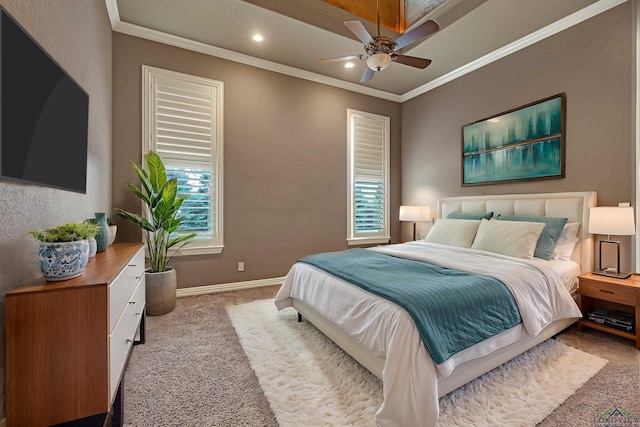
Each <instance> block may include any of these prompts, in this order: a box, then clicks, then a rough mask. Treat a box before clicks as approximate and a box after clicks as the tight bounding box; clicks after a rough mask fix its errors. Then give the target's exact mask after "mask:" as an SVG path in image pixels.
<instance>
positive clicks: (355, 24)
mask: <svg viewBox="0 0 640 427" xmlns="http://www.w3.org/2000/svg"><path fill="white" fill-rule="evenodd" d="M344 25H346V26H347V28H348V29H350V30H351V32H352V33H353V34H355V36H356V37H357V38H358V39H359V40H360V41H361V42H362V43H364V44H365V45H367V44H369V43H373V38H372V37H371V35H370V34H369V32H368V31H367V29H366V28H364V25H362V22H360V21H357V20H353V21H344ZM416 29H417V28H416Z"/></svg>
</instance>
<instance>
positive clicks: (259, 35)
mask: <svg viewBox="0 0 640 427" xmlns="http://www.w3.org/2000/svg"><path fill="white" fill-rule="evenodd" d="M253 40H254V41H257V42H261V41H262V40H264V37H262V35H261V34H254V35H253Z"/></svg>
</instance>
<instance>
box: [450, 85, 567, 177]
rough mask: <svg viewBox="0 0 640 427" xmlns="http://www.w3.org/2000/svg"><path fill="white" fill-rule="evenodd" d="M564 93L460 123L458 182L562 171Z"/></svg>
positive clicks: (559, 173)
mask: <svg viewBox="0 0 640 427" xmlns="http://www.w3.org/2000/svg"><path fill="white" fill-rule="evenodd" d="M565 105H566V95H565V94H564V93H562V94H559V95H555V96H552V97H550V98H546V99H543V100H540V101H536V102H534V103H531V104H527V105H525V106H523V107H519V108H517V109H514V110H510V111H507V112H504V113H500V114H498V115H496V116H492V117H489V118H487V119H483V120H479V121H477V122H474V123H470V124H468V125H465V126H463V127H462V185H463V186H467V185H480V184H497V183H504V182H508V181H516V180H517V181H520V180H529V179H548V178H564V176H565V160H564V155H565V141H564V134H565V132H564V129H565V114H566V113H565Z"/></svg>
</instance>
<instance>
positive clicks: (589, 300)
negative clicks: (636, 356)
mask: <svg viewBox="0 0 640 427" xmlns="http://www.w3.org/2000/svg"><path fill="white" fill-rule="evenodd" d="M578 281H579V282H578V296H579V304H580V310H581V311H582V314H583V315H584V316H586V315H587V313H589V312H591V311H593V310H595V309H598V308H601V309H604V310H608V311H614V310H619V311H624V312H627V313H630V314H634V315H635V332H626V331H623V330H620V329H616V328H612V327H610V326H606V325H603V324H600V323H596V322H594V321H591V320H588V319H587V318H586V317H585V318H582V319H580V320H578V326H579V329H580V330H583V329H584V328H585V327H589V328H593V329H598V330H600V331H604V332H608V333H610V334H614V335H618V336H621V337H624V338H628V339H630V340H633V341H635V343H636V348H637V349H640V333H639V332H638V330H639V329H640V275H638V274H632V275H631V277H629V278H628V279H615V278H612V277H606V276H598V275H595V274H592V273H587V274H582V275H580V276H578Z"/></svg>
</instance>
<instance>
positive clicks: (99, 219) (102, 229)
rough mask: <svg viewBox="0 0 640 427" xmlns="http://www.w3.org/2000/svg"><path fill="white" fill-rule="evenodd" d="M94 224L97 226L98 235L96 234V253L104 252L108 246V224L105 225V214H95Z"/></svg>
mask: <svg viewBox="0 0 640 427" xmlns="http://www.w3.org/2000/svg"><path fill="white" fill-rule="evenodd" d="M96 224H98V227H99V229H98V233H97V234H96V243H97V244H98V252H104V251H106V250H107V247H108V246H109V224H108V223H107V214H106V213H101V212H96Z"/></svg>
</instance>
